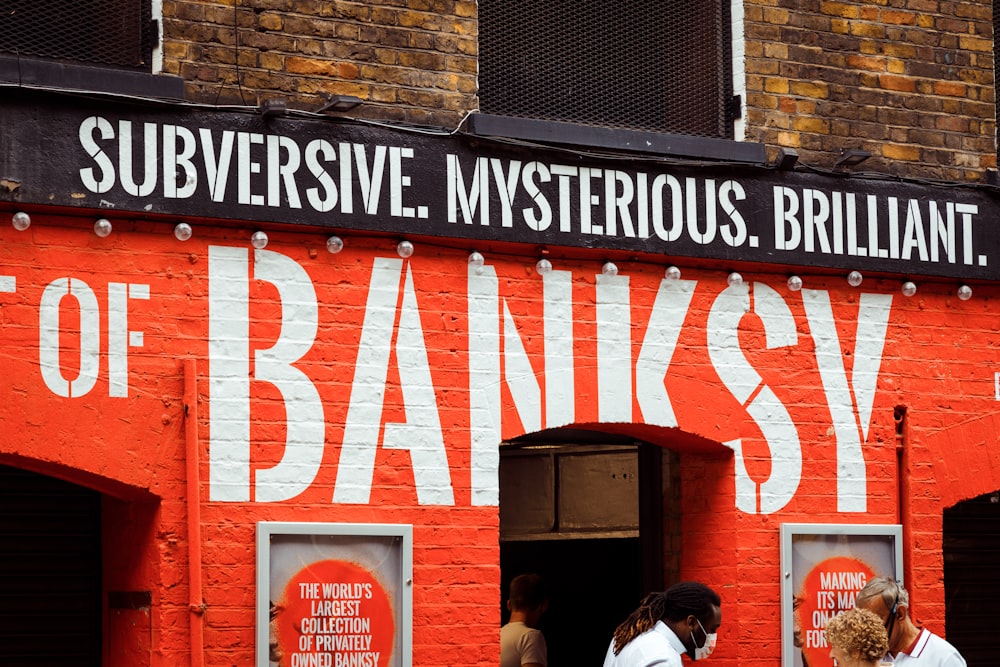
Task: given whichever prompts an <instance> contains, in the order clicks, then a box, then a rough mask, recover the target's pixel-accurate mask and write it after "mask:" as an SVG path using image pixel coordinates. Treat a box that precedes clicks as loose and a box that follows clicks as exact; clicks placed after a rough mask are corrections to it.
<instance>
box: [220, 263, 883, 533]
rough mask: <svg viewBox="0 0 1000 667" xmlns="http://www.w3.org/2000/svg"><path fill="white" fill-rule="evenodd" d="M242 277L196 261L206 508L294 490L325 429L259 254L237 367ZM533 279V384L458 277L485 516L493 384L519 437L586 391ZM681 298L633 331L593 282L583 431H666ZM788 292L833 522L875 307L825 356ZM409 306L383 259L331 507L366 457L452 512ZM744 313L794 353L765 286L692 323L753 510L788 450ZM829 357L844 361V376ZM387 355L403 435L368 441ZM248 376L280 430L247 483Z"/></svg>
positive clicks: (784, 497) (824, 327)
mask: <svg viewBox="0 0 1000 667" xmlns="http://www.w3.org/2000/svg"><path fill="white" fill-rule="evenodd" d="M250 270H251V256H250V254H249V252H248V251H247V250H246V249H242V248H230V247H218V246H212V247H210V249H209V282H210V288H209V296H208V298H209V321H210V342H209V373H210V376H211V377H210V383H209V387H210V397H209V398H210V403H211V406H212V410H211V417H210V419H211V434H210V495H211V498H212V500H214V501H227V502H246V501H251V500H253V501H256V502H278V501H282V500H287V499H290V498H293V497H295V496H296V495H298V494H300V493H302V492H304V491H305V490H307V489H308V488H309V487H310V486H311V485H312V483H313V481H314V480H315V479H316V476H317V475H318V474H319V472H320V469H321V466H322V463H323V460H324V452H325V448H326V447H327V442H326V437H327V436H326V428H325V424H326V421H327V420H326V416H325V410H324V404H323V401H322V399H321V397H320V394H319V390H318V389H317V386H316V383H315V381H314V380H313V379H312V378H310V377H309V376H308V375H307V374H306V373H305V372H303V371H302V370H301V369H300V368H298V367H297V365H296V363H297V361H298V360H299V359H300V358H302V356H303V355H304V354H306V353H307V352H308V351H309V350H310V349H311V348H312V347H313V346H314V345H316V344H317V343H318V342H319V341H318V340H317V335H318V332H319V331H320V322H319V300H318V298H317V294H316V289H315V287H314V285H313V283H312V281H311V280H310V278H309V276H308V275H307V274H306V272H305V270H304V269H303V268H302V266H301V265H299V264H298V263H297V262H295V261H294V260H292V259H290V258H288V257H287V256H285V255H282V254H280V253H276V252H271V251H266V250H265V251H258V252H256V253H255V254H254V255H253V278H254V280H257V281H265V282H269V283H272V284H273V285H274V286H275V287H276V288H277V292H278V294H280V295H281V297H280V300H281V303H280V304H279V305H280V306H281V307H282V316H281V320H282V327H281V333H280V336H279V339H278V340H276V341H275V343H274V345H273V346H272V347H271V348H270V349H268V350H258V351H256V353H253V362H254V363H253V368H252V370H251V354H252V353H251V345H250V339H249V334H248V332H249V330H250V322H249V303H250V292H249V285H250V283H251V274H250ZM542 282H543V285H542V294H541V295H540V298H541V300H542V301H543V302H544V304H545V305H544V307H543V309H542V310H543V312H544V315H543V319H544V326H543V330H544V334H543V336H544V338H545V345H544V355H545V357H546V358H545V360H544V362H543V364H544V368H545V369H546V372H545V375H544V383H543V382H542V381H541V378H539V377H538V376H536V374H535V371H533V370H532V360H531V359H529V358H528V356H527V355H526V353H525V348H524V344H523V341H522V340H521V336H520V334H519V332H518V330H517V324H516V322H514V320H513V319H512V318H511V316H510V314H509V310H508V306H507V304H506V302H505V298H504V297H503V296H502V294H501V292H500V281H499V279H498V277H497V275H496V272H495V271H494V270H493V268H492V267H489V266H486V267H482V270H481V271H477V270H475V269H472V268H470V269H469V274H468V296H467V302H468V322H467V326H468V332H467V335H468V338H469V340H470V341H474V343H472V344H470V345H469V352H468V360H467V364H468V365H467V369H468V376H467V377H468V391H469V435H468V437H469V438H470V439H471V442H470V445H471V461H470V465H469V467H470V473H469V474H470V475H471V479H470V482H471V493H472V496H471V502H472V504H473V505H495V504H496V503H497V498H498V488H497V484H498V482H497V480H498V470H497V466H498V461H497V453H496V452H497V444H498V443H499V442H500V441H501V440H502V425H503V413H502V410H501V406H502V404H503V400H502V397H501V387H504V386H506V388H507V390H508V391H509V394H510V396H511V398H512V400H513V402H514V404H515V407H516V408H517V414H518V417H519V419H520V423H521V426H522V427H523V429H524V430H525V432H534V431H539V430H542V429H545V428H555V427H559V426H564V425H567V424H572V423H574V422H576V421H578V420H579V419H587V418H588V417H593V416H594V415H586V416H585V415H581V414H578V413H577V410H578V409H579V410H581V412H582V411H583V410H584V406H583V405H582V404H581V405H580V406H578V397H579V396H582V395H590V394H591V393H592V392H593V391H594V388H593V387H591V386H589V385H590V382H589V381H588V386H587V387H582V386H578V385H577V382H578V380H577V378H576V374H575V365H574V354H575V343H574V336H575V334H574V332H573V327H572V326H569V323H572V322H574V312H573V311H574V300H573V299H574V297H573V292H574V290H573V288H572V276H571V274H570V273H569V272H566V271H553V272H551V273H550V274H548V275H547V276H546V278H545V279H544V281H542ZM695 284H696V282H695V281H686V280H685V281H669V280H664V281H662V283H661V284H660V287H659V290H658V294H657V297H656V301H655V303H654V304H653V307H652V311H651V312H650V314H649V317H648V320H647V321H646V322H645V323H642V322H636V323H634V324H633V323H632V321H631V320H632V314H631V310H630V308H629V306H628V302H629V280H628V278H627V277H626V276H614V277H610V278H609V277H606V276H598V277H597V284H596V286H595V295H594V298H595V302H596V315H595V318H596V320H595V321H596V322H598V323H601V324H599V325H598V326H597V330H596V333H597V350H598V353H597V359H596V364H597V386H596V395H597V415H595V416H596V417H597V418H598V420H599V421H602V422H626V423H627V422H638V423H646V424H655V425H658V426H664V427H677V426H678V424H679V422H678V418H677V417H676V416H675V414H674V409H673V405H672V402H671V398H670V396H669V394H668V392H667V390H666V387H665V384H664V379H665V377H667V376H668V375H669V373H670V368H671V360H672V358H673V356H674V353H675V351H676V350H677V349H678V345H677V343H678V338H679V335H680V332H681V328H682V325H683V323H684V321H685V318H686V316H687V312H688V308H689V306H690V303H691V299H692V296H693V293H694V288H695ZM751 289H752V295H753V299H752V300H751ZM800 294H801V298H802V299H803V302H804V304H805V313H806V316H807V318H808V322H809V328H810V331H811V335H812V337H813V344H814V345H815V350H816V352H815V358H816V363H817V364H818V366H819V370H820V376H821V378H822V385H823V386H822V387H821V390H822V394H823V396H824V397H825V400H826V402H827V403H828V405H829V409H830V414H831V417H832V418H833V420H834V424H833V432H834V435H835V438H836V441H837V448H836V453H837V464H836V467H835V470H836V475H837V480H838V483H837V494H838V496H837V497H838V509H840V510H841V511H864V510H865V507H866V502H867V493H866V469H865V460H864V455H863V452H862V443H863V441H864V439H865V438H866V437H867V433H868V426H869V420H870V416H871V409H872V403H873V400H874V395H875V387H876V380H877V376H878V370H879V367H880V364H881V357H882V346H883V343H884V340H885V335H886V325H887V322H888V318H889V308H890V305H891V301H892V297H891V296H884V295H872V294H864V295H862V296H861V299H860V302H859V310H858V312H859V315H858V323H857V343H856V344H855V347H854V349H853V351H852V350H850V349H849V348H846V347H842V346H841V344H840V342H839V339H838V334H837V327H838V323H837V322H836V320H835V319H834V317H833V313H832V308H831V304H830V299H829V295H828V294H827V293H826V292H825V291H820V290H802V292H801V293H800ZM419 301H420V299H419V295H418V293H417V291H416V289H415V288H414V280H413V276H412V272H411V268H410V267H409V265H408V264H406V265H404V262H403V261H402V260H398V259H388V258H376V259H375V260H374V263H373V266H372V269H371V274H370V278H369V289H368V298H367V302H366V304H365V313H364V322H363V324H362V327H361V337H360V340H359V341H358V344H357V349H356V357H355V364H354V367H355V375H354V380H353V382H352V385H351V389H350V395H349V399H348V408H347V414H346V418H345V422H344V432H343V440H342V442H341V443H339V444H340V455H339V460H338V465H337V475H336V483H335V485H334V489H333V495H332V498H331V500H332V501H333V502H335V503H357V504H367V503H369V502H370V501H371V492H372V480H373V476H374V473H375V459H376V453H377V450H378V448H380V447H384V448H386V449H400V450H406V451H408V452H409V454H410V461H411V466H412V472H413V479H414V485H415V491H416V495H417V501H418V503H419V504H422V505H454V504H455V496H454V491H453V487H454V484H453V482H452V470H451V467H450V465H449V462H448V456H447V449H448V446H449V441H446V439H445V429H444V428H443V426H442V418H441V406H440V405H439V404H438V398H437V397H438V392H437V390H436V388H435V387H434V383H433V380H432V377H433V374H432V372H431V367H430V365H429V361H428V352H427V344H426V340H425V335H424V331H423V328H422V326H421V319H422V317H423V315H422V314H421V308H420V305H419ZM751 312H753V313H756V315H757V317H759V318H760V319H761V320H762V321H763V323H764V326H765V328H766V329H767V331H768V337H767V339H768V346H769V347H771V348H777V347H788V346H794V345H796V344H797V343H798V334H797V324H796V322H795V319H794V317H793V316H792V313H791V310H790V309H789V307H788V305H787V304H786V303H785V301H784V298H783V297H782V296H781V295H780V294H779V293H778V292H776V291H775V290H773V289H772V288H770V287H768V286H767V285H764V284H761V283H755V284H753V286H752V287H751V286H748V285H743V286H738V287H730V288H727V289H725V290H723V291H722V292H721V293H720V294H718V295H717V297H716V299H715V302H714V304H713V306H712V308H711V310H710V312H709V314H708V320H707V324H706V330H707V331H708V332H709V336H708V339H707V345H708V353H709V357H710V359H711V363H712V366H713V368H714V371H715V372H716V373H717V374H718V376H719V378H720V380H721V381H722V385H723V386H724V387H725V388H726V390H728V391H729V392H730V393H731V394H732V396H733V397H734V398H736V399H737V400H738V401H739V403H740V404H742V405H743V406H744V408H745V409H746V411H747V413H748V414H749V416H750V417H751V419H753V421H754V422H756V424H757V426H758V427H759V429H760V431H761V433H762V436H763V438H764V439H765V440H766V441H767V444H768V446H769V448H770V451H771V452H772V453H773V455H772V469H771V477H770V478H769V479H768V480H766V481H764V482H763V483H760V484H759V486H758V484H757V482H755V481H754V480H753V479H752V478H751V477H750V475H749V474H748V473H747V471H746V469H745V468H744V465H743V458H742V443H741V441H740V440H739V439H736V440H732V441H729V442H727V443H725V444H727V445H728V446H730V447H731V448H733V450H734V452H735V454H736V458H737V465H736V475H737V481H736V486H737V506H738V507H739V508H740V509H742V510H744V511H747V512H758V511H759V512H761V513H770V512H775V511H778V510H779V509H781V508H782V507H783V506H784V505H785V504H787V503H788V502H789V501H790V500H791V498H792V497H793V496H794V495H795V492H796V490H797V489H798V487H799V484H800V481H801V477H802V449H801V443H800V439H799V436H798V432H797V428H796V426H795V424H794V422H793V420H792V419H791V418H790V417H789V414H788V409H787V408H786V406H785V405H784V404H783V403H782V401H781V400H780V399H779V398H778V396H777V394H776V393H775V392H774V391H773V390H772V389H771V388H770V387H769V386H768V385H767V384H766V383H765V382H764V381H763V380H762V378H761V376H760V375H759V373H758V372H757V369H755V368H754V367H753V366H752V365H751V364H750V363H749V362H748V361H747V358H746V356H745V354H744V351H743V349H742V347H741V343H740V340H739V333H738V330H739V323H740V320H741V319H742V318H743V316H744V315H745V314H746V313H751ZM499 313H505V315H503V316H502V317H501V316H500V315H499ZM634 331H644V332H645V333H644V334H643V339H642V341H641V343H642V345H641V348H640V349H639V353H638V356H633V353H632V349H633V346H634V344H635V341H633V340H632V336H633V332H634ZM459 335H464V334H459ZM393 352H395V355H393ZM845 354H848V355H851V357H852V364H851V366H850V367H851V372H850V373H848V372H847V365H846V364H845V362H844V355H845ZM394 356H395V358H396V359H397V368H396V370H397V372H398V378H399V383H400V389H401V392H402V399H403V400H402V402H403V408H404V410H405V415H406V421H405V422H403V423H400V422H393V423H387V424H385V426H384V428H383V427H382V416H383V412H384V409H385V405H384V401H385V396H386V388H387V383H388V378H389V373H390V363H391V359H392V358H393V357H394ZM501 367H503V368H504V369H505V370H504V372H501ZM458 368H461V366H459V367H458ZM251 379H252V380H254V381H259V382H266V383H268V384H269V385H270V386H271V387H273V388H274V389H276V390H277V392H278V393H279V394H280V395H281V397H282V398H281V401H282V403H283V405H284V411H285V427H286V446H285V451H284V454H283V457H282V458H281V460H280V461H279V462H278V463H277V464H276V465H274V466H273V467H270V468H265V469H257V470H255V471H253V472H254V474H253V475H251V443H250V441H249V435H248V434H249V433H250V420H251V410H250V407H249V406H250V404H251V395H250V382H251ZM543 384H544V398H543ZM543 405H544V406H545V410H544V414H543V412H542V407H543ZM851 406H854V407H853V409H852V407H851ZM449 434H450V435H451V437H452V438H454V437H457V436H455V435H454V434H453V433H452V432H449ZM456 444H457V443H451V446H455V445H456Z"/></svg>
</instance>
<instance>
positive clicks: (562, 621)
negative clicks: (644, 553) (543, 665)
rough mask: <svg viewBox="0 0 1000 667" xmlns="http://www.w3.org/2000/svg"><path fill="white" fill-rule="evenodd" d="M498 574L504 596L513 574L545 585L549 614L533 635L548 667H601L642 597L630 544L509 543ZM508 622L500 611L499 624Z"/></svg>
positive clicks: (635, 550) (635, 543) (633, 542)
mask: <svg viewBox="0 0 1000 667" xmlns="http://www.w3.org/2000/svg"><path fill="white" fill-rule="evenodd" d="M500 571H501V573H502V586H503V589H502V590H503V591H505V592H506V591H507V590H508V588H509V586H510V580H511V579H513V578H514V577H515V576H517V575H518V574H524V573H526V572H534V573H536V574H540V575H541V576H542V578H543V579H545V584H546V589H547V591H548V594H549V610H548V612H547V613H546V614H545V615H544V616H543V617H542V623H541V626H540V627H539V629H540V630H541V631H542V633H543V634H544V635H545V641H546V643H547V644H548V651H549V665H550V666H551V667H588V666H589V665H598V666H599V665H601V664H602V662H603V661H604V652H605V651H606V650H607V648H608V643H609V642H610V641H611V635H612V633H613V632H614V630H615V628H616V627H617V626H618V624H619V623H621V622H622V621H623V620H625V617H626V616H628V615H629V614H630V613H631V612H632V610H633V609H635V608H636V607H637V606H639V601H640V599H641V597H642V595H643V594H642V593H641V592H640V582H639V540H638V539H634V538H633V539H628V538H626V539H593V540H591V539H585V540H561V541H544V542H510V543H507V544H503V545H502V546H501V548H500ZM504 601H506V595H504ZM508 616H509V614H508V613H507V610H506V608H504V610H503V618H502V621H503V622H504V623H506V622H507V617H508Z"/></svg>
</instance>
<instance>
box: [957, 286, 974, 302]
mask: <svg viewBox="0 0 1000 667" xmlns="http://www.w3.org/2000/svg"><path fill="white" fill-rule="evenodd" d="M958 298H959V299H961V300H962V301H968V300H969V299H971V298H972V288H971V287H969V286H968V285H962V286H961V287H959V288H958Z"/></svg>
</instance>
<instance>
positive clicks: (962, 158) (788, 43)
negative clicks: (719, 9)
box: [746, 0, 996, 181]
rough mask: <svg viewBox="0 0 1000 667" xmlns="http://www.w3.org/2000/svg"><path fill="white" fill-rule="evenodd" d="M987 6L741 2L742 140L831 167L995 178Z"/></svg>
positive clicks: (932, 0)
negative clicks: (846, 154)
mask: <svg viewBox="0 0 1000 667" xmlns="http://www.w3.org/2000/svg"><path fill="white" fill-rule="evenodd" d="M992 19H993V15H992V4H991V3H990V2H985V1H983V0H978V1H976V2H939V1H937V0H921V1H919V2H909V1H904V0H865V1H864V2H835V1H830V0H777V1H769V0H748V2H747V3H746V37H747V61H746V70H747V88H748V95H747V97H748V105H749V112H748V115H749V119H748V125H749V128H748V132H747V134H748V138H749V139H753V140H757V141H762V142H765V143H766V144H768V146H769V147H770V148H771V149H772V150H774V149H776V148H777V147H779V146H785V147H790V148H794V149H796V150H797V151H798V152H799V155H800V160H801V161H802V162H803V163H806V164H811V165H815V166H820V167H831V166H832V165H833V161H834V160H835V159H836V156H837V154H838V152H839V151H840V150H841V149H842V148H843V149H848V148H863V149H866V150H868V151H870V152H871V153H872V156H873V157H872V158H871V159H870V160H869V161H868V162H866V163H865V164H864V166H863V169H865V170H871V171H877V172H880V173H888V174H896V175H906V176H913V177H926V178H937V179H946V180H954V181H982V180H983V179H984V175H985V171H986V170H987V169H994V168H996V148H995V137H994V135H995V119H994V117H995V106H994V99H995V98H994V88H993V39H992V34H993V26H992Z"/></svg>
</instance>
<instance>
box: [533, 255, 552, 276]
mask: <svg viewBox="0 0 1000 667" xmlns="http://www.w3.org/2000/svg"><path fill="white" fill-rule="evenodd" d="M535 271H538V275H540V276H544V275H545V274H546V273H549V272H550V271H552V262H550V261H549V260H548V259H547V258H545V257H542V258H541V259H540V260H538V261H537V262H535Z"/></svg>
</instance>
